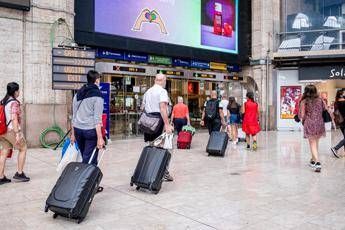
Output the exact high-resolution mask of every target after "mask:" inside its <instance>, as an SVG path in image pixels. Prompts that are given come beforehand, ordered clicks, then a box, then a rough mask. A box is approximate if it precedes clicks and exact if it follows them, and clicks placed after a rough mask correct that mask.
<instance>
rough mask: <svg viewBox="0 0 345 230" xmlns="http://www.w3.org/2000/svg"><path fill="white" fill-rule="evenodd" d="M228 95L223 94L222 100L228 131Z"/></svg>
mask: <svg viewBox="0 0 345 230" xmlns="http://www.w3.org/2000/svg"><path fill="white" fill-rule="evenodd" d="M227 97H228V96H227V95H226V94H223V96H222V100H221V101H220V105H221V107H222V108H223V115H224V120H225V124H226V127H225V130H226V131H228V128H229V127H228V119H229V117H228V105H229V100H228V98H227Z"/></svg>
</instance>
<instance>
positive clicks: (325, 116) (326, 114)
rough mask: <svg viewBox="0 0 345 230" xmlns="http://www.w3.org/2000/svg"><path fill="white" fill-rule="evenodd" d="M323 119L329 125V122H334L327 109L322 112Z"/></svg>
mask: <svg viewBox="0 0 345 230" xmlns="http://www.w3.org/2000/svg"><path fill="white" fill-rule="evenodd" d="M322 118H323V122H325V123H328V122H331V121H332V117H331V115H330V114H329V112H328V111H327V109H325V110H324V111H322Z"/></svg>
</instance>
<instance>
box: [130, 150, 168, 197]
mask: <svg viewBox="0 0 345 230" xmlns="http://www.w3.org/2000/svg"><path fill="white" fill-rule="evenodd" d="M170 158H171V154H170V152H169V151H168V150H166V149H162V148H157V147H151V146H146V147H145V148H144V149H143V151H142V153H141V156H140V158H139V161H138V164H137V167H136V168H135V171H134V174H133V176H132V178H131V184H130V185H131V186H133V185H134V184H135V185H136V186H137V190H139V189H140V188H144V189H148V190H150V191H151V192H153V193H154V194H158V193H159V191H160V189H161V187H162V182H163V177H164V173H165V171H166V169H167V165H168V164H169V161H170Z"/></svg>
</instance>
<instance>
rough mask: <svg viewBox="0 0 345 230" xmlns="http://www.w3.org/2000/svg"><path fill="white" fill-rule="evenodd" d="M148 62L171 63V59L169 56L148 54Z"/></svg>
mask: <svg viewBox="0 0 345 230" xmlns="http://www.w3.org/2000/svg"><path fill="white" fill-rule="evenodd" d="M149 63H152V64H162V65H171V64H172V59H171V58H170V57H163V56H155V55H149Z"/></svg>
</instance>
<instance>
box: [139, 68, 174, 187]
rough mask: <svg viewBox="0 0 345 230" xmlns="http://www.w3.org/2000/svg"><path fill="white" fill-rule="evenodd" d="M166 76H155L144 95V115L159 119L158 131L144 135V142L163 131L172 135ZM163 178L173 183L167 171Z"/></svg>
mask: <svg viewBox="0 0 345 230" xmlns="http://www.w3.org/2000/svg"><path fill="white" fill-rule="evenodd" d="M165 86H166V76H165V75H164V74H157V75H156V78H155V84H154V86H152V87H151V88H150V89H148V90H147V91H146V93H145V94H144V100H143V105H142V108H143V109H145V112H146V113H149V114H151V115H154V116H157V117H159V118H160V119H161V122H160V126H159V128H158V131H157V132H156V133H154V134H148V133H144V140H145V142H152V141H154V140H155V139H156V138H157V137H159V136H160V135H161V134H162V133H163V131H165V132H166V133H172V132H173V130H174V128H173V127H172V125H170V122H169V114H168V104H169V101H170V100H169V96H168V92H167V90H166V89H165ZM164 178H165V179H166V180H167V181H173V178H172V177H171V176H170V175H169V172H168V171H167V172H166V174H165V176H164Z"/></svg>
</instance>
